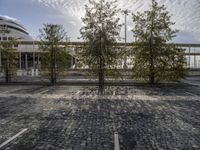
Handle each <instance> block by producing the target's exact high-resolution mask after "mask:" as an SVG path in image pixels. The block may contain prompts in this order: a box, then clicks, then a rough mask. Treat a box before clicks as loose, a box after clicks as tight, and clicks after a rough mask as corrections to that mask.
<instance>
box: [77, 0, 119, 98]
mask: <svg viewBox="0 0 200 150" xmlns="http://www.w3.org/2000/svg"><path fill="white" fill-rule="evenodd" d="M85 10H86V14H85V17H84V18H82V21H83V23H84V26H83V27H82V28H81V30H80V33H81V35H82V36H81V37H82V39H83V40H84V41H85V42H86V44H85V46H84V48H83V51H82V58H83V62H84V64H86V65H87V66H88V67H89V69H91V71H92V73H93V74H94V75H95V76H98V80H99V94H100V95H101V94H103V93H104V80H105V76H108V75H109V76H111V75H112V76H113V75H115V74H116V67H117V64H118V61H117V60H118V57H119V53H118V52H117V51H116V46H115V44H116V41H117V39H118V38H119V33H120V29H121V25H120V24H119V20H120V19H119V18H118V17H116V15H117V14H118V13H119V11H120V10H119V9H117V6H116V1H109V2H107V1H105V0H100V1H98V2H96V1H95V0H89V6H88V5H86V6H85ZM113 70H114V71H113Z"/></svg>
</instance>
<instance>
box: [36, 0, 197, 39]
mask: <svg viewBox="0 0 200 150" xmlns="http://www.w3.org/2000/svg"><path fill="white" fill-rule="evenodd" d="M32 1H34V2H37V3H40V4H42V5H44V6H46V7H50V8H53V9H57V10H58V11H60V12H61V13H62V14H63V15H65V16H68V18H70V20H73V21H72V22H70V23H71V24H73V25H75V24H76V25H80V21H81V17H83V16H84V5H85V4H87V3H88V0H32ZM157 1H158V3H159V4H160V5H162V4H164V5H165V6H166V7H167V10H168V11H169V12H170V14H171V15H172V20H173V21H174V22H176V24H175V25H174V28H175V29H178V30H180V31H181V32H190V33H191V34H200V13H199V12H200V1H199V0H157ZM150 4H151V0H118V6H119V7H120V8H121V9H128V10H131V11H132V12H133V13H136V12H137V11H140V12H142V11H145V10H147V9H148V8H149V6H150ZM120 17H123V16H122V15H120ZM122 21H123V19H122ZM128 26H129V27H131V26H133V23H132V20H131V17H129V21H128ZM129 31H130V28H129ZM194 37H195V36H194ZM196 37H197V36H196Z"/></svg>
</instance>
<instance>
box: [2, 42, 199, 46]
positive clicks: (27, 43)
mask: <svg viewBox="0 0 200 150" xmlns="http://www.w3.org/2000/svg"><path fill="white" fill-rule="evenodd" d="M1 42H7V41H1ZM16 43H18V44H22V45H32V44H35V45H38V44H40V43H41V41H17V42H16ZM59 44H60V45H71V46H83V45H86V44H87V43H86V42H60V43H59ZM138 44H140V43H135V42H131V43H122V42H118V43H116V45H117V46H125V45H126V46H134V45H138ZM169 45H176V46H180V47H200V44H192V43H169Z"/></svg>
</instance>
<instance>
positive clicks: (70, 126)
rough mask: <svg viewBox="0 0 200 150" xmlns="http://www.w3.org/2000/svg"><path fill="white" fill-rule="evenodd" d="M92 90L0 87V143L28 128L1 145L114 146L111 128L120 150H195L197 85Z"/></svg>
mask: <svg viewBox="0 0 200 150" xmlns="http://www.w3.org/2000/svg"><path fill="white" fill-rule="evenodd" d="M96 93H97V88H95V87H90V88H89V87H88V88H86V87H65V86H57V87H43V86H20V87H17V86H9V87H7V86H4V87H0V144H1V143H3V142H4V141H6V140H8V139H9V138H10V137H12V136H14V135H16V134H17V133H18V132H20V131H22V130H23V129H28V130H27V131H26V132H24V133H23V134H21V135H20V136H18V137H17V138H15V139H14V140H12V141H11V142H10V143H8V144H7V145H5V146H4V147H2V149H5V150H114V133H115V132H117V133H118V135H119V144H120V149H121V150H134V149H137V150H148V149H149V150H151V149H159V150H160V149H167V150H168V149H172V150H174V149H184V150H195V149H196V150H198V149H200V109H199V108H200V89H199V87H198V86H189V85H188V86H177V85H176V86H154V87H151V86H135V87H107V88H106V96H104V97H97V96H96ZM31 95H35V97H34V96H31ZM131 95H132V97H131ZM109 96H110V97H109Z"/></svg>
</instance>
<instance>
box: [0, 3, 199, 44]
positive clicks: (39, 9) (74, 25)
mask: <svg viewBox="0 0 200 150" xmlns="http://www.w3.org/2000/svg"><path fill="white" fill-rule="evenodd" d="M157 1H158V3H159V4H160V5H161V4H164V5H165V6H166V7H167V10H168V11H169V12H170V14H171V15H172V21H174V22H176V24H175V25H174V26H173V28H174V29H177V30H179V33H178V34H177V37H176V38H175V39H174V40H173V42H176V43H198V44H199V43H200V0H157ZM87 2H88V0H0V15H1V16H6V17H10V18H13V19H14V20H16V21H17V22H19V23H20V24H21V25H23V26H24V27H25V28H26V29H27V30H28V32H29V33H30V34H31V35H32V36H33V37H34V38H35V39H38V36H39V29H40V28H42V27H43V24H44V23H53V24H61V25H63V26H64V28H65V30H66V32H67V33H68V35H69V36H70V37H71V41H78V40H80V39H78V38H79V37H80V28H81V26H82V25H83V24H82V21H81V17H83V16H84V5H85V4H87ZM150 3H151V0H118V7H119V8H121V9H128V10H130V11H131V12H133V13H136V12H137V11H139V12H142V11H144V10H147V9H148V8H149V6H150ZM119 17H120V18H121V22H124V16H123V15H119ZM132 28H133V22H132V18H131V15H129V16H128V34H127V36H128V42H132V41H133V40H134V38H133V35H132V32H131V29H132ZM123 30H124V29H123V28H122V31H121V37H122V38H123V37H124V31H123Z"/></svg>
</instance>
